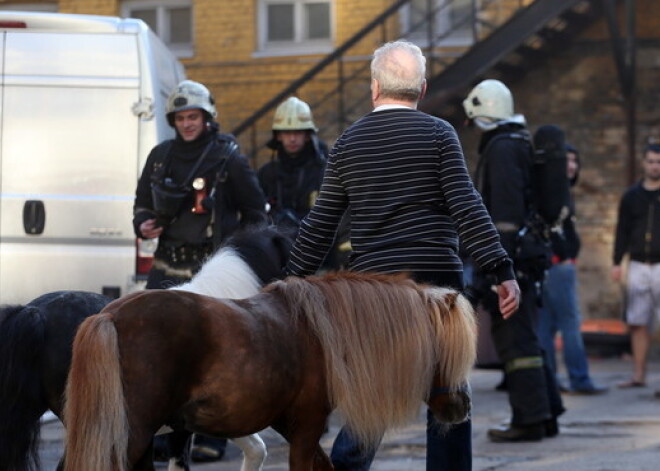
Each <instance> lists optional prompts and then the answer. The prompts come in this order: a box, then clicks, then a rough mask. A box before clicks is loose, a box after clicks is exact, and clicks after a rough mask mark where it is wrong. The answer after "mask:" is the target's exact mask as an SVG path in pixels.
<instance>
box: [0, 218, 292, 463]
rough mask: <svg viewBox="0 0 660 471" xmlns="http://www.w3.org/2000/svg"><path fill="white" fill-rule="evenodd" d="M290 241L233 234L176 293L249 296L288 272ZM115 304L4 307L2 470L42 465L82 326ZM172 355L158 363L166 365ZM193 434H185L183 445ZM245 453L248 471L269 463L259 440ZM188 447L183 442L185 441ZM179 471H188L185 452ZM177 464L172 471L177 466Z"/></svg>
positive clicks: (38, 302) (45, 302)
mask: <svg viewBox="0 0 660 471" xmlns="http://www.w3.org/2000/svg"><path fill="white" fill-rule="evenodd" d="M291 244H292V237H291V235H290V234H286V233H285V232H282V231H280V230H278V229H277V228H275V227H274V226H271V227H252V228H248V229H245V230H241V231H239V232H237V233H235V235H234V236H232V237H231V238H229V239H228V241H227V242H226V243H225V244H223V246H222V247H221V248H220V249H219V250H218V252H217V253H216V254H215V255H214V256H213V257H211V258H210V259H209V260H208V261H207V262H206V263H205V264H204V265H203V267H202V268H201V270H200V271H199V273H197V275H196V276H195V277H194V278H193V279H192V280H191V281H190V282H188V283H186V284H184V285H181V286H178V287H176V288H173V289H176V290H187V291H190V292H194V293H199V294H206V295H210V296H216V297H234V298H243V297H248V296H251V295H254V294H256V293H257V292H258V291H259V289H260V288H261V286H263V285H264V284H265V283H266V282H270V281H272V280H274V279H276V278H281V277H282V275H283V271H282V270H283V267H284V265H285V264H286V260H287V259H288V254H289V251H290V248H291ZM110 301H111V299H110V298H107V297H105V296H102V295H100V294H96V293H89V292H82V291H58V292H53V293H48V294H45V295H42V296H40V297H38V298H36V299H34V300H32V301H31V302H30V303H28V304H27V305H25V306H5V307H3V308H2V309H0V468H1V469H3V470H5V471H34V470H37V469H38V468H39V460H38V442H39V431H40V422H39V418H40V417H41V416H42V415H43V413H44V412H46V411H47V410H48V409H50V410H52V411H53V412H54V413H55V415H57V416H58V417H60V418H62V396H63V393H64V386H65V383H66V377H67V374H68V370H69V366H70V363H71V346H72V343H73V337H74V335H75V332H76V330H77V328H78V326H79V325H80V323H81V322H82V321H83V320H84V319H85V318H87V317H88V316H90V315H92V314H96V313H98V312H100V311H101V309H103V307H104V306H105V305H106V304H108V303H109V302H110ZM167 361H168V359H167V358H162V359H160V362H167ZM188 438H189V434H186V435H184V436H183V441H184V443H185V440H186V439H188ZM237 444H238V445H239V446H240V447H241V448H242V450H243V452H244V454H245V460H246V461H245V462H244V464H243V468H242V470H243V471H257V470H259V469H261V465H262V463H263V461H264V459H265V446H264V445H263V442H262V441H261V439H260V438H259V436H258V435H254V436H251V437H244V438H240V439H237ZM182 448H183V444H182ZM183 458H184V459H183V460H181V459H179V460H178V461H179V462H178V463H176V466H179V469H181V468H183V469H188V463H187V462H182V461H186V460H187V458H188V457H187V454H186V455H185V456H184V457H183ZM176 466H175V463H174V462H173V463H171V464H170V469H171V470H173V469H177V468H176Z"/></svg>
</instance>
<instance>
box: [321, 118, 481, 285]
mask: <svg viewBox="0 0 660 471" xmlns="http://www.w3.org/2000/svg"><path fill="white" fill-rule="evenodd" d="M325 185H326V189H327V191H326V192H325V195H330V196H331V198H326V199H325V200H319V201H317V204H318V205H319V207H320V208H322V210H321V211H319V212H318V214H319V215H320V214H325V213H326V210H329V211H331V212H332V211H336V210H337V209H336V202H335V201H332V200H334V199H335V198H337V199H338V200H342V202H343V203H344V204H347V205H348V206H350V211H351V244H352V247H353V254H352V258H351V263H350V265H351V268H353V269H355V270H378V271H384V272H392V271H401V270H403V269H411V270H417V271H427V270H428V271H430V270H434V271H437V270H441V271H457V270H460V269H461V268H460V267H461V264H460V260H459V258H458V256H457V245H458V240H457V235H456V226H455V225H454V222H453V220H452V217H455V218H456V222H457V225H458V226H459V228H460V229H463V228H466V227H468V226H470V227H471V228H472V229H473V232H471V234H472V237H473V238H472V239H471V238H470V236H469V235H468V237H467V238H466V241H465V242H466V243H467V244H484V243H486V244H487V243H488V241H486V242H484V241H483V240H481V241H477V240H476V237H478V235H480V234H481V233H482V232H481V231H480V229H479V224H480V223H481V222H484V223H485V222H486V221H487V220H488V218H487V215H486V214H485V212H484V214H483V218H478V219H476V220H474V219H470V218H468V217H467V215H468V214H469V213H470V211H469V210H470V209H472V207H473V205H474V204H475V195H476V192H475V190H474V187H473V186H472V183H471V180H470V177H469V175H468V173H467V171H466V168H465V163H464V159H463V154H462V151H461V147H460V144H459V142H458V139H457V138H456V134H455V132H454V130H453V128H452V127H451V126H450V125H449V124H448V123H446V122H445V121H443V120H440V119H437V118H434V117H432V116H429V115H427V114H424V113H421V112H419V111H416V110H414V109H411V108H403V107H399V108H392V109H386V110H382V111H376V112H372V113H369V114H368V115H366V116H365V117H363V118H362V119H360V120H359V121H357V122H356V123H355V124H354V125H353V126H351V127H350V128H349V129H348V130H346V131H345V132H344V134H343V135H342V136H341V137H340V138H339V140H338V141H337V143H336V145H335V148H334V154H333V155H331V157H330V161H329V174H328V178H326V182H325ZM323 193H324V192H322V194H323ZM476 200H478V197H477V198H476ZM472 216H473V215H472ZM482 219H483V221H482ZM488 223H489V221H488Z"/></svg>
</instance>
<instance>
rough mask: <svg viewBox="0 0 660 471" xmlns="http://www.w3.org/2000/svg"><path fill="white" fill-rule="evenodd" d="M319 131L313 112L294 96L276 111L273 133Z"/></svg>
mask: <svg viewBox="0 0 660 471" xmlns="http://www.w3.org/2000/svg"><path fill="white" fill-rule="evenodd" d="M305 130H310V131H314V132H316V131H318V129H317V127H316V126H315V125H314V119H313V118H312V110H311V109H310V108H309V105H308V104H307V103H305V102H304V101H302V100H300V99H298V98H296V97H294V96H292V97H289V98H287V99H286V100H285V101H284V102H282V103H281V104H280V105H279V106H278V107H277V109H276V110H275V117H274V118H273V131H305Z"/></svg>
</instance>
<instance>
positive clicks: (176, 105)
mask: <svg viewBox="0 0 660 471" xmlns="http://www.w3.org/2000/svg"><path fill="white" fill-rule="evenodd" d="M195 108H198V109H201V110H203V111H205V112H206V113H207V114H208V115H209V117H210V119H214V118H215V117H216V116H217V114H218V113H217V111H216V110H215V101H214V100H213V96H212V95H211V92H210V91H209V89H208V88H206V87H205V86H204V85H202V84H201V83H199V82H193V81H192V80H184V81H183V82H181V83H179V85H177V86H176V88H175V89H174V90H173V91H172V93H170V96H169V97H168V98H167V121H168V122H169V123H170V126H174V113H176V112H177V111H185V110H192V109H195Z"/></svg>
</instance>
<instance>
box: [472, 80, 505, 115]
mask: <svg viewBox="0 0 660 471" xmlns="http://www.w3.org/2000/svg"><path fill="white" fill-rule="evenodd" d="M463 109H465V114H467V117H468V118H470V119H474V118H487V119H489V120H492V121H505V120H509V119H511V118H512V117H513V97H512V96H511V92H510V91H509V89H508V88H507V87H506V85H504V84H503V83H502V82H500V81H499V80H493V79H488V80H484V81H482V82H480V83H479V84H478V85H477V86H476V87H474V88H473V89H472V91H471V92H470V94H469V95H468V96H467V98H466V99H465V100H464V101H463Z"/></svg>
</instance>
